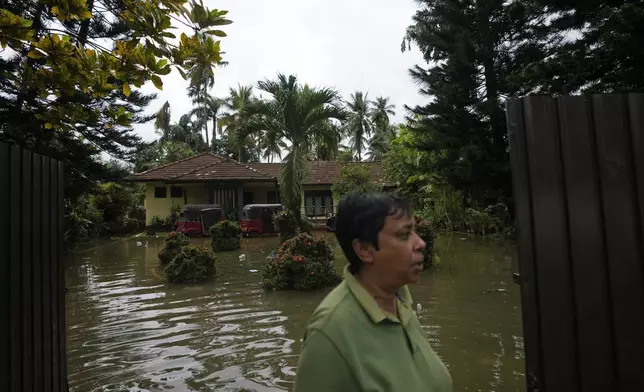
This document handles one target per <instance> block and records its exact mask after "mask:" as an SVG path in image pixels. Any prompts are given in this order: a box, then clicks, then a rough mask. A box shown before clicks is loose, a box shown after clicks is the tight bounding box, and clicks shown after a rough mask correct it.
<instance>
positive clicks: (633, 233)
mask: <svg viewBox="0 0 644 392" xmlns="http://www.w3.org/2000/svg"><path fill="white" fill-rule="evenodd" d="M507 109H508V113H507V115H508V130H509V136H510V150H511V151H510V152H511V159H512V162H511V163H512V171H513V181H514V194H515V207H516V215H517V226H518V227H517V229H518V237H517V239H518V246H519V260H520V261H519V265H520V274H521V279H520V283H521V295H522V309H523V324H524V338H525V350H526V379H527V382H528V390H529V391H537V390H538V391H547V392H559V391H561V392H563V391H566V392H569V391H582V392H587V391H588V392H591V391H607V390H610V391H635V390H637V391H640V390H644V372H642V369H644V355H642V353H643V352H644V268H643V263H644V261H643V257H644V253H643V252H642V243H643V241H644V237H643V232H642V223H643V221H644V214H643V212H644V211H643V207H644V135H643V134H642V132H644V129H643V126H644V96H642V95H628V96H627V95H605V96H592V97H580V96H576V97H561V98H558V99H554V98H549V97H527V98H523V99H520V100H514V101H511V102H509V103H508V107H507Z"/></svg>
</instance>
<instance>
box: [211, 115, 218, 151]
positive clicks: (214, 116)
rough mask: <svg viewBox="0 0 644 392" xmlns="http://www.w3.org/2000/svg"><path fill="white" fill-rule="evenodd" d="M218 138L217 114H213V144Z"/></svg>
mask: <svg viewBox="0 0 644 392" xmlns="http://www.w3.org/2000/svg"><path fill="white" fill-rule="evenodd" d="M215 140H217V114H215V115H213V116H212V144H213V146H214V144H215Z"/></svg>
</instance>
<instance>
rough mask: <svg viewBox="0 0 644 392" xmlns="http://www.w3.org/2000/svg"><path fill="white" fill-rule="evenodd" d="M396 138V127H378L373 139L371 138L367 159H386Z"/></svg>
mask: <svg viewBox="0 0 644 392" xmlns="http://www.w3.org/2000/svg"><path fill="white" fill-rule="evenodd" d="M395 138H396V127H395V126H393V125H389V126H387V127H386V128H382V127H381V126H378V127H376V130H375V131H374V134H373V136H372V137H371V140H369V152H368V153H367V160H369V161H380V160H382V159H384V157H385V154H386V153H387V151H389V146H390V145H391V142H392V141H393V140H394V139H395Z"/></svg>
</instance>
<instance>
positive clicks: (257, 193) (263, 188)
mask: <svg viewBox="0 0 644 392" xmlns="http://www.w3.org/2000/svg"><path fill="white" fill-rule="evenodd" d="M271 191H272V192H275V191H277V188H276V186H275V184H274V183H270V182H257V183H253V182H251V183H246V184H244V192H253V204H264V203H267V202H268V199H267V194H268V192H271Z"/></svg>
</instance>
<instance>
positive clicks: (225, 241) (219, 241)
mask: <svg viewBox="0 0 644 392" xmlns="http://www.w3.org/2000/svg"><path fill="white" fill-rule="evenodd" d="M239 248H241V239H240V238H239V237H231V238H213V239H212V250H214V251H216V252H222V251H229V250H236V249H239Z"/></svg>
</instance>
